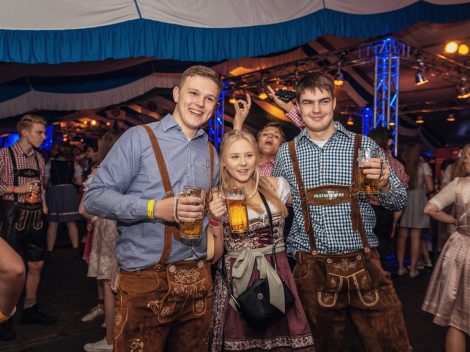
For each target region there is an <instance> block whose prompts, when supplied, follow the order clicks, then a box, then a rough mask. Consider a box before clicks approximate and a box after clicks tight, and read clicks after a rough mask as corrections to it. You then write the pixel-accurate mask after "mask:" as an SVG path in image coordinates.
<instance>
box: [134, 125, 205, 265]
mask: <svg viewBox="0 0 470 352" xmlns="http://www.w3.org/2000/svg"><path fill="white" fill-rule="evenodd" d="M142 127H144V128H145V130H146V131H147V134H148V135H149V138H150V142H151V143H152V149H153V152H154V154H155V159H156V160H157V166H158V169H159V171H160V175H161V177H162V183H163V189H164V191H165V197H164V198H169V197H173V196H174V194H173V190H172V188H171V182H170V176H169V174H168V169H167V167H166V164H165V159H164V158H163V154H162V150H161V149H160V145H159V144H158V140H157V137H155V133H153V131H152V129H151V128H150V127H149V126H148V125H142ZM207 145H208V147H209V155H210V163H211V166H210V175H211V182H210V187H209V188H210V189H212V179H213V177H214V146H213V145H212V143H210V142H208V143H207ZM163 233H164V245H163V251H162V255H161V257H160V260H159V261H158V264H165V263H166V262H167V260H168V258H169V257H170V253H171V243H172V237H174V238H175V239H176V240H179V229H178V225H177V224H176V223H175V222H172V223H165V229H164V232H163Z"/></svg>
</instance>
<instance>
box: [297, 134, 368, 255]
mask: <svg viewBox="0 0 470 352" xmlns="http://www.w3.org/2000/svg"><path fill="white" fill-rule="evenodd" d="M361 143H362V135H360V134H356V136H355V139H354V159H353V168H352V173H351V186H336V185H331V186H330V187H331V188H332V189H338V188H339V187H343V188H345V190H346V191H347V192H349V193H350V194H349V195H348V196H350V197H348V201H350V203H351V221H352V227H353V230H359V233H360V235H361V240H362V244H363V246H364V250H365V252H366V253H368V252H369V251H370V245H369V243H368V241H367V236H366V232H365V228H364V223H363V221H362V218H361V212H360V208H359V198H358V196H357V195H358V189H359V185H358V181H357V173H358V164H357V162H356V160H357V157H358V150H359V148H360V146H361ZM288 149H289V154H290V157H291V160H292V166H293V169H294V174H295V179H296V181H297V186H298V188H299V196H300V203H301V205H302V213H303V216H304V229H305V232H306V234H307V235H308V238H309V241H310V248H311V251H312V255H314V256H315V255H317V254H318V250H317V246H316V242H315V236H314V233H313V226H312V219H311V217H310V207H309V206H310V205H313V204H312V199H311V197H309V194H311V193H315V191H318V190H319V189H323V188H328V186H320V187H315V188H311V189H308V190H306V189H305V185H304V182H303V179H302V175H301V172H300V165H299V160H298V158H297V152H296V149H295V140H292V141H290V142H289V143H288ZM334 204H337V202H335V201H334V200H333V201H331V202H330V204H327V203H325V204H323V205H334Z"/></svg>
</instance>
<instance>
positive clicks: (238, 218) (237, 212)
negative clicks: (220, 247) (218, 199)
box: [225, 187, 249, 235]
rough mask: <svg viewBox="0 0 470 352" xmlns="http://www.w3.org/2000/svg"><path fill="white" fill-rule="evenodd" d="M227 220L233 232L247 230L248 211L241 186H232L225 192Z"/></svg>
mask: <svg viewBox="0 0 470 352" xmlns="http://www.w3.org/2000/svg"><path fill="white" fill-rule="evenodd" d="M225 201H226V204H227V212H228V220H229V225H230V229H231V230H232V232H233V233H236V234H239V235H240V234H243V233H245V232H247V231H248V228H249V222H248V211H247V207H246V195H245V190H244V188H243V187H233V188H230V189H229V190H228V191H226V192H225Z"/></svg>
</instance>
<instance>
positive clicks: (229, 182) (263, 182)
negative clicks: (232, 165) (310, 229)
mask: <svg viewBox="0 0 470 352" xmlns="http://www.w3.org/2000/svg"><path fill="white" fill-rule="evenodd" d="M241 139H244V140H246V141H247V142H248V143H250V145H251V148H252V149H253V152H254V154H255V164H256V168H255V171H254V172H253V175H252V176H251V178H252V180H253V182H254V183H255V189H257V190H258V191H259V192H261V193H262V194H263V195H264V196H265V197H266V200H267V201H268V202H271V204H273V205H274V206H275V207H276V209H277V211H276V212H278V213H280V214H281V215H282V216H283V217H286V216H287V208H286V205H285V204H284V202H283V201H282V200H281V199H280V198H279V196H278V195H277V192H276V190H275V189H274V187H273V185H272V183H271V182H270V181H269V180H268V178H267V177H260V176H259V169H258V160H259V152H258V146H257V143H256V140H255V137H253V135H252V134H251V133H248V132H245V131H239V130H232V131H230V132H227V133H226V134H225V135H224V138H223V140H222V144H221V145H220V155H221V159H222V162H221V163H220V166H219V167H220V187H221V189H222V192H224V191H227V190H229V189H230V188H231V187H233V185H234V182H233V179H232V177H231V176H230V174H229V173H228V171H227V168H226V167H225V162H224V161H225V159H226V152H227V149H228V148H229V147H230V146H231V145H232V144H233V143H235V142H236V141H238V140H241ZM246 203H247V206H248V208H251V209H253V210H255V211H256V212H263V209H264V206H262V205H259V204H256V203H254V202H253V201H252V200H251V199H249V198H248V197H247V202H246Z"/></svg>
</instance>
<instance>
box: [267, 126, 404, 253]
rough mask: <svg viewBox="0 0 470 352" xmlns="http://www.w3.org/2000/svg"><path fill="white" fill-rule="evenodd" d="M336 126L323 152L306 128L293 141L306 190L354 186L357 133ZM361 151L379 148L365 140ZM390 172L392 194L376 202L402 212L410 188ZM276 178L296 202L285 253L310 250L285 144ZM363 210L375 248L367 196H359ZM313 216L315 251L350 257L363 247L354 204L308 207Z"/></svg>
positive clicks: (375, 243) (275, 169)
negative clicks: (354, 221) (354, 225)
mask: <svg viewBox="0 0 470 352" xmlns="http://www.w3.org/2000/svg"><path fill="white" fill-rule="evenodd" d="M335 127H336V131H335V132H334V133H333V135H332V136H331V137H330V139H329V140H328V141H327V142H326V144H325V145H324V146H323V148H320V147H319V146H318V145H317V144H315V142H313V141H312V140H311V139H310V138H309V136H308V132H307V131H306V130H303V131H302V132H301V133H300V134H299V135H298V136H297V137H296V138H295V145H296V150H297V157H298V159H299V164H300V171H301V175H302V179H303V182H304V184H305V188H306V189H308V188H312V187H318V186H323V185H350V184H351V173H352V166H353V164H352V163H353V158H354V137H355V134H354V133H353V132H349V131H348V130H346V129H345V128H344V127H343V126H342V125H341V124H340V123H339V122H336V123H335ZM362 147H376V148H378V147H377V145H376V144H375V142H374V141H372V140H371V139H370V138H368V137H363V139H362ZM379 149H380V148H379ZM381 153H382V151H381ZM382 154H383V153H382ZM382 158H383V159H384V160H385V161H386V160H387V159H386V158H385V155H382ZM387 164H388V162H387ZM389 167H390V166H389ZM390 173H391V175H390V184H391V190H390V192H388V193H386V194H384V193H380V194H378V199H379V201H380V203H381V205H382V206H383V207H385V208H387V209H390V210H400V209H403V208H405V207H406V201H407V195H406V190H405V188H404V187H403V185H402V184H401V183H400V181H399V180H398V178H397V177H396V176H395V173H394V172H393V170H390ZM273 176H283V177H284V178H285V179H286V180H287V181H288V182H289V185H290V188H291V193H292V198H293V206H294V212H295V216H294V221H293V224H292V228H291V231H290V233H289V236H288V238H287V241H286V243H287V250H288V252H289V253H290V254H294V253H295V252H297V251H310V242H309V239H308V235H307V234H306V233H305V228H304V217H303V213H302V206H301V203H300V197H299V190H298V187H297V182H296V179H295V173H294V169H293V167H292V160H291V158H290V155H289V150H288V147H287V143H284V144H283V145H282V146H281V148H280V149H279V152H278V153H277V157H276V166H275V168H274V171H273ZM359 207H360V210H361V217H362V220H363V222H364V227H365V230H366V233H367V239H368V241H369V244H370V245H371V246H372V247H377V246H378V240H377V237H376V236H375V234H374V232H373V231H374V226H375V214H374V210H373V209H372V207H371V205H370V204H369V200H368V198H367V197H366V196H360V200H359ZM310 216H311V219H312V222H313V224H312V225H313V231H314V234H315V241H316V245H317V249H318V251H319V252H320V253H325V254H340V253H349V252H354V251H357V250H359V249H362V248H363V245H362V243H361V237H360V234H359V231H354V230H353V229H352V221H351V205H350V203H343V204H338V205H332V206H310Z"/></svg>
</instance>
